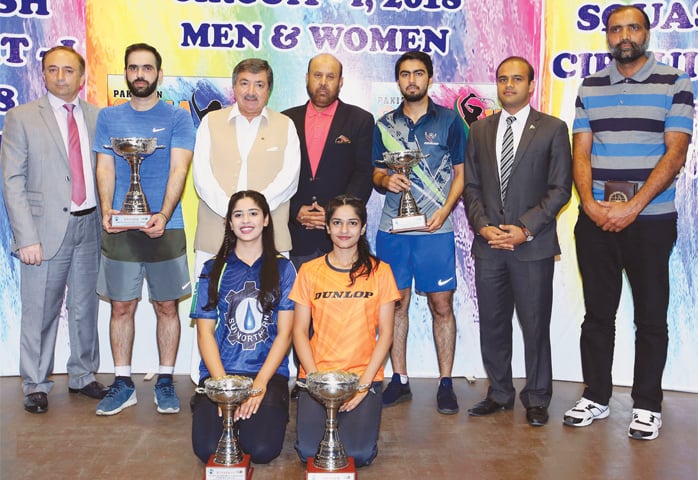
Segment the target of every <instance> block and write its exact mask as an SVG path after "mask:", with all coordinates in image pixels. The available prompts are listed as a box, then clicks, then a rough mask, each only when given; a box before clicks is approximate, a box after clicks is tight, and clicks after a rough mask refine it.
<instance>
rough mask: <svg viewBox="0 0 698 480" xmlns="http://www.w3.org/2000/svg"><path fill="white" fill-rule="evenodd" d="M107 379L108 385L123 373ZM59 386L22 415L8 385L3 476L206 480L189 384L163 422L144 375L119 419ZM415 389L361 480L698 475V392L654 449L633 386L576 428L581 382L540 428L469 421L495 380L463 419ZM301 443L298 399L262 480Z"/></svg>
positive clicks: (292, 463) (470, 391)
mask: <svg viewBox="0 0 698 480" xmlns="http://www.w3.org/2000/svg"><path fill="white" fill-rule="evenodd" d="M99 379H100V380H101V381H102V382H103V383H105V384H108V383H110V382H111V379H112V377H111V375H100V376H99ZM54 380H55V381H56V384H55V386H54V389H53V391H52V392H51V393H50V395H49V411H48V412H47V413H46V414H43V415H32V414H29V413H26V412H25V411H24V410H23V408H22V400H23V395H22V393H21V388H20V380H19V378H17V377H4V378H0V429H1V430H0V440H1V441H0V478H2V479H3V480H15V479H49V480H50V479H60V480H63V479H70V480H79V479H110V480H122V479H124V480H125V479H138V480H140V479H149V480H153V479H187V480H188V479H192V480H202V479H203V466H202V465H201V463H200V462H199V461H198V459H197V458H196V457H195V456H194V454H193V453H192V450H191V437H190V431H191V430H190V429H191V414H190V410H189V407H188V400H189V397H190V396H191V393H192V384H191V382H190V381H189V379H188V377H184V376H180V377H177V378H176V389H177V392H178V394H179V397H180V399H181V401H182V406H183V408H182V410H181V412H180V413H179V414H178V415H160V414H158V413H157V412H156V411H155V406H154V404H153V400H152V398H153V395H152V387H153V382H144V381H143V377H142V376H136V377H134V380H135V382H136V385H137V389H138V391H137V393H138V399H139V403H138V404H137V405H136V406H134V407H131V408H128V409H126V410H124V411H123V412H122V413H121V414H119V415H116V416H113V417H97V416H96V415H95V413H94V407H95V404H96V402H95V401H94V400H90V399H88V398H86V397H83V396H81V395H73V394H69V393H68V385H67V377H66V376H64V375H58V376H56V377H55V378H54ZM411 383H412V391H413V393H414V398H413V399H412V401H411V402H408V403H403V404H400V405H398V406H395V407H393V408H389V409H386V410H385V411H384V415H383V422H382V426H381V435H380V443H379V452H378V457H377V458H376V460H375V461H374V463H373V465H371V466H369V467H366V468H362V469H359V471H358V475H357V477H358V478H359V479H360V480H370V479H380V480H397V479H400V480H402V479H439V480H441V479H466V478H467V479H508V480H509V479H564V480H575V479H585V480H589V479H662V480H664V479H667V480H678V479H686V480H696V479H698V395H695V394H687V393H676V392H666V394H665V400H664V415H663V422H664V426H663V428H662V430H661V435H660V437H659V438H658V439H657V440H654V441H651V442H643V441H636V440H632V439H630V438H628V437H627V434H626V431H627V425H628V422H629V417H630V411H631V406H632V402H631V398H630V394H629V390H628V389H627V388H617V389H616V390H615V392H614V396H613V399H612V400H611V405H610V406H611V412H612V413H611V416H610V417H609V418H608V419H606V420H601V421H597V422H595V423H594V424H593V425H591V426H589V427H587V428H581V429H574V428H570V427H565V426H563V425H562V422H561V419H562V414H563V412H564V411H565V410H566V409H567V408H569V407H570V406H571V405H572V404H573V403H574V401H575V400H576V399H577V398H578V396H579V394H580V392H581V385H579V384H575V383H566V382H556V383H555V387H554V388H555V394H554V397H553V402H552V405H551V406H550V415H551V420H550V423H549V424H548V425H547V426H545V427H541V428H533V427H530V426H528V425H527V424H526V419H525V411H524V409H523V408H522V407H521V405H520V404H519V403H517V404H516V406H515V408H514V410H513V411H507V412H501V413H498V414H495V415H493V416H490V417H482V418H473V417H469V416H468V415H467V412H466V410H467V408H468V407H469V406H471V405H472V404H474V403H476V402H477V401H479V400H480V399H482V398H483V397H484V394H485V392H486V389H487V382H486V381H485V380H478V381H477V382H476V383H475V384H468V383H467V382H466V381H465V380H464V379H461V378H459V379H456V380H455V381H454V385H455V389H456V393H457V395H458V398H459V401H460V407H461V412H460V413H459V414H457V415H452V416H444V415H439V414H438V413H437V412H436V408H435V391H436V380H432V379H413V380H412V381H411ZM517 386H518V387H520V386H521V382H520V381H517ZM340 434H341V432H340ZM294 436H295V403H292V405H291V422H290V423H289V425H288V429H287V433H286V443H285V445H284V450H283V452H282V454H281V456H280V457H279V458H277V459H276V460H274V462H272V463H271V464H270V465H256V466H255V467H254V468H255V469H254V474H253V478H254V480H264V479H274V480H277V479H297V480H301V479H303V478H304V467H303V465H302V464H301V463H300V462H299V460H298V458H297V456H296V453H295V451H294V450H293V440H294Z"/></svg>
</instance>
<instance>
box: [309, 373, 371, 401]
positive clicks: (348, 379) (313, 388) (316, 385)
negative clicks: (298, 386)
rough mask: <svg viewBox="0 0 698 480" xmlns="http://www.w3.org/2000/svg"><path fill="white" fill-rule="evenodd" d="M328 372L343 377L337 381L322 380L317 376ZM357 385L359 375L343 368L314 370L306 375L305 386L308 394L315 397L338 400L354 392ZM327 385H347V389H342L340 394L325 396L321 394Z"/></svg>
mask: <svg viewBox="0 0 698 480" xmlns="http://www.w3.org/2000/svg"><path fill="white" fill-rule="evenodd" d="M328 374H338V376H341V377H344V379H343V380H340V381H337V382H322V381H321V380H320V379H319V378H318V377H320V376H323V375H328ZM358 385H359V376H358V375H357V374H356V373H354V372H347V371H345V370H324V371H316V372H313V373H309V374H308V375H306V388H307V390H308V392H309V393H310V395H312V396H313V397H315V398H319V399H322V400H323V401H338V400H342V399H344V400H346V399H348V398H350V397H351V396H353V395H354V394H355V393H356V389H357V387H358ZM327 387H342V388H344V387H349V388H348V389H347V390H343V391H342V392H341V394H340V395H336V396H333V397H326V396H323V395H321V394H322V393H323V392H327V390H326V389H327Z"/></svg>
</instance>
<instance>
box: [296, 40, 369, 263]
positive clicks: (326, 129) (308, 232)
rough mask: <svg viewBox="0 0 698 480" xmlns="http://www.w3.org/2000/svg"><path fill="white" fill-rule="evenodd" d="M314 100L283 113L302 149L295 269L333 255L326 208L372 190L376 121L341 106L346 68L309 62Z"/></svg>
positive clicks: (323, 58)
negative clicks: (344, 197) (339, 197)
mask: <svg viewBox="0 0 698 480" xmlns="http://www.w3.org/2000/svg"><path fill="white" fill-rule="evenodd" d="M305 79H306V88H307V90H308V96H309V97H310V100H309V101H308V102H306V103H305V104H304V105H300V106H297V107H293V108H290V109H288V110H286V111H284V112H283V113H284V114H285V115H287V116H289V117H290V118H291V120H293V123H294V124H295V125H296V130H297V131H298V137H299V139H300V144H301V173H300V180H299V182H298V190H297V192H296V194H295V195H294V196H293V198H292V199H291V212H290V215H289V230H290V232H291V240H292V242H293V250H291V260H292V261H293V263H294V265H295V266H296V268H300V265H301V264H302V263H304V262H306V261H308V260H311V259H313V258H316V257H319V256H320V255H323V254H325V253H327V252H329V251H330V250H331V249H332V244H331V242H330V239H329V237H328V236H327V233H326V231H325V208H324V205H325V204H326V203H327V202H328V201H329V200H330V199H332V198H334V197H335V196H337V195H340V194H352V195H355V196H357V197H359V198H361V199H362V200H363V201H364V202H366V201H368V198H369V196H370V195H371V190H372V188H373V181H372V174H373V164H372V163H371V142H372V140H373V123H374V122H373V116H372V115H371V114H370V113H369V112H367V111H365V110H363V109H361V108H359V107H357V106H354V105H348V104H346V103H344V102H342V101H341V100H339V98H338V97H339V91H340V89H341V88H342V84H343V81H344V79H343V77H342V64H341V63H340V62H339V60H337V58H335V57H334V56H332V55H330V54H326V53H323V54H320V55H317V56H315V57H313V58H311V59H310V62H309V63H308V73H306V76H305Z"/></svg>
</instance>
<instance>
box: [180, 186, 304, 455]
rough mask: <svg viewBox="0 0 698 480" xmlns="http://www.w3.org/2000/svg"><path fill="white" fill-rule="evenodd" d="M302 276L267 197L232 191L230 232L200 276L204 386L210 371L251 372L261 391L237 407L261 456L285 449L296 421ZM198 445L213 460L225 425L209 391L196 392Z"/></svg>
mask: <svg viewBox="0 0 698 480" xmlns="http://www.w3.org/2000/svg"><path fill="white" fill-rule="evenodd" d="M295 278H296V271H295V269H294V268H293V265H292V264H291V262H290V261H289V260H287V259H285V258H283V257H282V256H280V255H279V254H278V252H277V251H276V249H275V248H274V226H273V224H272V221H271V215H270V213H269V205H268V204H267V201H266V199H265V198H264V196H263V195H262V194H260V193H258V192H254V191H249V190H248V191H241V192H237V193H235V194H234V195H233V196H232V197H231V198H230V203H229V204H228V213H227V215H226V225H225V237H224V239H223V245H222V246H221V248H220V250H219V251H218V254H217V255H216V257H214V258H213V259H211V260H209V261H208V262H207V263H206V264H205V265H204V268H203V270H202V273H201V277H200V278H199V283H198V287H197V290H196V291H197V295H196V301H195V305H194V306H193V307H192V313H191V315H190V316H191V317H192V318H194V319H196V326H197V330H198V344H199V350H200V351H201V359H202V361H201V365H200V367H199V370H200V374H201V375H200V378H201V382H200V383H199V385H200V386H203V384H204V381H205V380H206V379H207V378H209V377H220V376H223V375H231V374H234V375H246V376H249V377H252V378H253V379H254V383H253V386H252V388H253V389H254V390H260V391H261V393H260V394H259V395H256V396H253V397H250V398H249V399H247V400H246V401H245V402H244V403H243V404H242V405H241V406H240V407H239V408H238V410H237V411H236V413H235V418H236V419H239V420H240V421H239V422H237V424H236V428H237V429H238V432H239V438H240V447H241V448H242V450H243V452H245V453H248V454H250V455H251V457H252V461H253V462H255V463H268V462H270V461H271V460H273V459H274V458H276V457H277V456H278V455H279V453H281V447H282V444H283V440H284V434H285V432H286V424H287V423H288V358H287V354H288V349H289V346H290V344H291V334H292V325H293V302H292V301H291V300H289V298H288V294H289V292H290V291H291V287H292V285H293V282H294V280H295ZM192 414H193V419H192V445H193V447H194V453H196V455H197V456H198V457H199V458H200V459H201V461H203V462H207V461H208V458H209V456H210V455H211V454H213V453H214V452H215V450H216V445H217V443H218V439H219V438H220V435H221V432H222V430H223V424H222V419H221V417H220V416H219V413H218V406H217V405H216V404H215V403H213V402H212V401H210V400H209V399H208V397H206V395H205V394H203V393H197V394H196V396H195V397H194V398H193V399H192Z"/></svg>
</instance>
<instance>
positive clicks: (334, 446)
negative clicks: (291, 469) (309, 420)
mask: <svg viewBox="0 0 698 480" xmlns="http://www.w3.org/2000/svg"><path fill="white" fill-rule="evenodd" d="M358 386H359V376H358V375H356V374H355V373H349V372H345V371H342V370H337V371H330V372H313V373H309V374H308V377H307V378H306V387H307V388H308V392H309V393H310V394H311V395H312V396H313V397H314V398H315V399H317V400H318V401H319V402H320V403H322V404H323V405H325V408H326V409H327V420H326V421H325V436H324V437H323V438H322V441H321V442H320V447H319V448H318V451H317V453H316V454H315V458H314V459H313V464H314V466H316V467H318V468H320V469H322V470H340V469H342V468H345V467H346V466H347V465H349V460H348V459H347V454H346V452H345V451H344V445H342V441H341V440H340V439H339V431H338V430H337V412H338V410H339V407H340V406H341V405H342V404H343V403H344V402H345V401H347V400H348V399H350V398H351V397H353V396H354V394H355V393H356V389H357V388H358Z"/></svg>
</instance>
